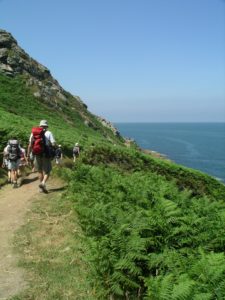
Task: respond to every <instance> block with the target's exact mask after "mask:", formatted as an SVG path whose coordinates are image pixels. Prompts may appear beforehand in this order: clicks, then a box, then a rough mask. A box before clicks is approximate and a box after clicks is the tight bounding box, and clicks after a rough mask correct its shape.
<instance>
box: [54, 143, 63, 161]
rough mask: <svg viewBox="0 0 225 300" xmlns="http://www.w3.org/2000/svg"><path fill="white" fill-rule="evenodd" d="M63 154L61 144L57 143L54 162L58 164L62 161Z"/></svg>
mask: <svg viewBox="0 0 225 300" xmlns="http://www.w3.org/2000/svg"><path fill="white" fill-rule="evenodd" d="M62 158H63V154H62V146H61V145H59V146H58V148H57V149H56V150H55V163H56V164H57V165H60V164H61V162H62Z"/></svg>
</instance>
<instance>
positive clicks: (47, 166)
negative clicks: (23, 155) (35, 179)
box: [27, 120, 55, 193]
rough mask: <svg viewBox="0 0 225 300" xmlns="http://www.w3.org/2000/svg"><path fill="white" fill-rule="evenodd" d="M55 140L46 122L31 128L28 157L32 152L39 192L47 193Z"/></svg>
mask: <svg viewBox="0 0 225 300" xmlns="http://www.w3.org/2000/svg"><path fill="white" fill-rule="evenodd" d="M54 147H55V139H54V137H53V134H52V133H51V131H49V130H48V122H47V121H46V120H41V121H40V125H39V127H33V128H32V133H31V135H30V139H29V146H28V151H27V152H28V153H27V155H28V157H29V156H30V153H31V152H32V153H33V155H34V165H35V168H36V170H37V171H38V173H39V180H40V184H39V191H40V192H44V193H48V190H47V188H46V182H47V180H48V178H49V176H50V172H51V170H52V165H51V160H52V158H53V155H54V154H53V153H54Z"/></svg>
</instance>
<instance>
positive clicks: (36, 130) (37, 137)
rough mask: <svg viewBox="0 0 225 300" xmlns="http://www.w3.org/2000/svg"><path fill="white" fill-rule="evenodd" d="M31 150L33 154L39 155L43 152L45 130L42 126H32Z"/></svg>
mask: <svg viewBox="0 0 225 300" xmlns="http://www.w3.org/2000/svg"><path fill="white" fill-rule="evenodd" d="M32 134H33V138H34V140H33V144H32V152H33V154H34V155H41V154H43V153H44V152H45V132H44V129H43V128H42V127H33V128H32Z"/></svg>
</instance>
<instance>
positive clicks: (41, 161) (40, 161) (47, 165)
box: [34, 155, 52, 174]
mask: <svg viewBox="0 0 225 300" xmlns="http://www.w3.org/2000/svg"><path fill="white" fill-rule="evenodd" d="M34 165H35V168H36V169H37V171H38V172H44V173H45V174H49V173H50V172H51V170H52V164H51V159H50V158H47V157H45V156H44V155H43V156H38V155H35V159H34Z"/></svg>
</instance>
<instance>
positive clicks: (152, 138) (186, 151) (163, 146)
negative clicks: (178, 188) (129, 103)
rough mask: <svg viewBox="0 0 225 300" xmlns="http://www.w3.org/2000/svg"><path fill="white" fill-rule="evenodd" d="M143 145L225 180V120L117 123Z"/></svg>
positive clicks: (118, 126)
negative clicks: (219, 121) (210, 121)
mask: <svg viewBox="0 0 225 300" xmlns="http://www.w3.org/2000/svg"><path fill="white" fill-rule="evenodd" d="M115 126H116V127H117V129H118V130H119V132H120V133H121V134H122V136H124V137H129V138H133V139H134V140H135V141H136V142H137V143H138V145H139V146H140V147H141V148H144V149H150V150H153V151H157V152H159V153H162V154H165V155H166V156H167V157H168V158H169V159H171V160H173V161H175V162H176V163H178V164H181V165H184V166H187V167H190V168H193V169H198V170H200V171H203V172H205V173H208V174H209V175H211V176H214V177H216V178H217V179H219V180H221V181H223V182H225V123H116V124H115Z"/></svg>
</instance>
